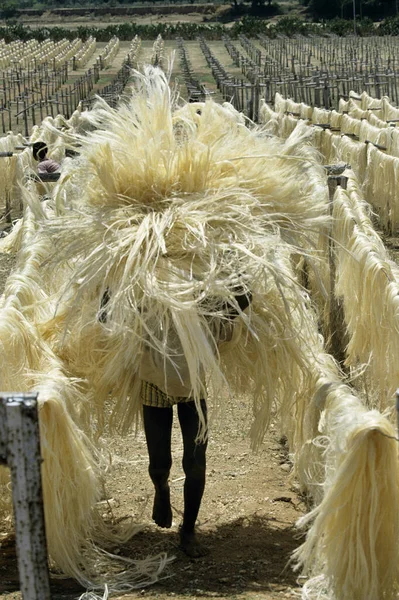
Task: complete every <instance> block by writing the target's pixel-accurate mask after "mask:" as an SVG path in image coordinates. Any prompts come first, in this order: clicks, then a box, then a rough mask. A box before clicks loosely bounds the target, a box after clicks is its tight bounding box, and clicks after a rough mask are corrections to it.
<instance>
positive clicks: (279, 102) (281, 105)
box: [274, 92, 287, 114]
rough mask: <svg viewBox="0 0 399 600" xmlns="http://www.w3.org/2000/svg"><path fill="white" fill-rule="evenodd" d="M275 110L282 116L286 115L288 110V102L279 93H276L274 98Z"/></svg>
mask: <svg viewBox="0 0 399 600" xmlns="http://www.w3.org/2000/svg"><path fill="white" fill-rule="evenodd" d="M274 110H275V111H276V112H277V113H281V114H284V113H285V111H286V110H287V100H286V98H283V96H282V95H281V94H279V92H276V95H275V96H274Z"/></svg>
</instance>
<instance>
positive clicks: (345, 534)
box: [294, 379, 399, 600]
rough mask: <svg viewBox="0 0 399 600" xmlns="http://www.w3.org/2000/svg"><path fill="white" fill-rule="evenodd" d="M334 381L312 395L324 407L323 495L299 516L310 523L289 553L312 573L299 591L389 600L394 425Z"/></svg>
mask: <svg viewBox="0 0 399 600" xmlns="http://www.w3.org/2000/svg"><path fill="white" fill-rule="evenodd" d="M333 381H334V380H333V379H330V380H328V379H327V380H325V385H324V386H322V387H321V389H320V391H319V393H318V397H317V399H316V401H317V402H318V403H319V404H320V405H321V407H322V408H323V409H324V411H323V416H322V419H321V422H320V432H321V434H322V437H321V438H320V444H322V445H323V446H324V447H325V451H324V453H325V460H326V481H325V484H324V498H323V500H322V502H321V503H320V504H319V505H318V506H316V508H314V509H313V510H312V511H311V512H310V513H309V514H308V515H306V516H305V517H303V518H301V519H300V520H299V522H298V523H299V526H301V527H303V526H305V525H308V524H309V523H311V528H310V529H309V531H308V533H307V537H306V541H305V542H304V543H303V544H302V546H300V547H299V548H298V549H297V550H296V551H295V553H294V557H295V559H296V560H297V561H298V562H299V564H300V565H301V566H302V567H303V568H304V569H305V572H306V573H308V574H309V575H310V577H311V579H310V581H309V582H307V583H306V584H305V586H304V588H303V592H302V598H304V599H305V598H307V599H316V598H326V599H327V598H336V599H338V598H339V600H380V599H381V598H386V599H387V600H389V599H392V600H393V599H394V598H396V597H397V590H398V582H399V571H398V569H399V562H398V559H399V556H398V543H397V540H398V535H399V520H398V513H397V505H398V501H399V486H398V484H399V472H398V456H397V441H396V438H395V429H394V427H393V426H392V425H391V424H390V423H389V421H388V420H387V419H386V418H385V417H384V416H383V415H381V414H380V413H378V412H377V411H368V410H366V409H365V408H364V407H363V405H362V404H361V402H360V401H359V399H358V398H356V397H355V396H353V394H352V393H351V392H350V390H349V389H348V388H346V387H345V386H343V385H342V384H339V383H335V384H334V382H333Z"/></svg>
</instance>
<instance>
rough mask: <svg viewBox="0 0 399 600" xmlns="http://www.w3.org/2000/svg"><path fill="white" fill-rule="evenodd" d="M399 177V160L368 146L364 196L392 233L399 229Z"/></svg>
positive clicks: (386, 228)
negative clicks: (397, 183)
mask: <svg viewBox="0 0 399 600" xmlns="http://www.w3.org/2000/svg"><path fill="white" fill-rule="evenodd" d="M398 176H399V159H398V158H397V157H396V156H388V155H386V154H385V153H384V152H382V151H381V150H378V148H375V147H374V146H372V145H371V144H368V149H367V171H366V177H365V181H364V196H365V198H366V200H367V201H368V202H369V203H370V204H371V205H372V206H373V207H374V208H375V209H376V211H377V212H378V215H379V217H380V221H381V225H382V226H383V228H384V229H385V230H386V231H390V232H394V231H397V230H398V228H399V191H398V188H397V186H396V183H395V182H396V181H397V179H398Z"/></svg>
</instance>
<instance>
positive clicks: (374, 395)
mask: <svg viewBox="0 0 399 600" xmlns="http://www.w3.org/2000/svg"><path fill="white" fill-rule="evenodd" d="M348 177H349V181H348V189H347V190H343V189H341V188H338V189H337V192H336V194H335V196H334V202H333V207H334V211H333V218H334V219H333V223H334V226H333V230H332V235H333V238H334V240H335V242H336V244H335V257H336V287H335V293H336V295H337V296H338V297H340V298H342V300H343V308H344V316H345V322H346V326H347V329H348V334H349V343H348V348H347V360H346V362H347V364H348V365H349V366H351V367H353V368H354V369H358V370H363V371H364V376H365V377H367V382H368V384H367V389H368V391H369V404H370V405H371V406H372V407H373V408H378V409H379V410H385V409H387V408H390V405H391V400H390V399H391V398H392V395H393V393H394V392H395V389H396V387H397V381H398V380H399V367H398V363H397V360H396V358H395V357H396V356H397V355H398V353H399V336H398V331H399V302H398V298H399V282H398V281H397V279H396V277H395V273H396V268H395V266H394V263H392V262H391V261H390V259H389V255H388V252H387V250H386V249H385V247H384V244H383V242H382V240H381V239H380V237H379V236H378V235H377V233H376V232H375V230H374V229H373V226H372V223H371V220H370V216H369V214H368V213H369V211H368V209H367V204H366V202H365V201H364V200H363V198H362V196H361V191H360V188H359V186H358V184H357V181H356V179H355V177H354V176H353V174H351V173H350V172H349V171H348ZM387 402H388V405H387Z"/></svg>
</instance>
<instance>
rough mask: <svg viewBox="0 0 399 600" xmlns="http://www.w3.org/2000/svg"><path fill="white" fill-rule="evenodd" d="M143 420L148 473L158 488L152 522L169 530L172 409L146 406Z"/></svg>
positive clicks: (156, 488)
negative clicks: (148, 462) (148, 460)
mask: <svg viewBox="0 0 399 600" xmlns="http://www.w3.org/2000/svg"><path fill="white" fill-rule="evenodd" d="M143 418H144V431H145V436H146V440H147V448H148V455H149V459H150V464H149V468H148V472H149V474H150V477H151V480H152V482H153V484H154V487H155V497H154V506H153V510H152V518H153V520H154V521H155V523H156V524H157V525H158V526H159V527H166V528H169V527H171V525H172V507H171V504H170V489H169V482H168V480H169V473H170V468H171V466H172V452H171V436H172V422H173V409H172V408H157V407H154V406H145V405H144V406H143Z"/></svg>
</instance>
